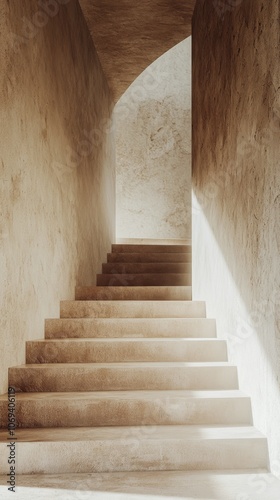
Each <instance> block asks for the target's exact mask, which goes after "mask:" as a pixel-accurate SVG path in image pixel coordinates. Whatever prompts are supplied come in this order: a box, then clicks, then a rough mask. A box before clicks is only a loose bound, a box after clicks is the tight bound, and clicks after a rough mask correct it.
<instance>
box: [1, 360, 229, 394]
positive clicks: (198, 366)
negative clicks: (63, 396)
mask: <svg viewBox="0 0 280 500" xmlns="http://www.w3.org/2000/svg"><path fill="white" fill-rule="evenodd" d="M9 385H10V386H11V387H14V388H15V389H16V391H17V392H22V391H23V392H76V391H83V392H84V391H133V390H135V391H138V390H151V391H152V390H176V389H177V390H181V389H185V390H219V389H226V390H229V389H238V378H237V369H236V366H232V365H229V364H228V363H222V362H219V363H183V362H180V363H179V362H177V363H175V362H173V363H171V362H169V363H162V362H161V363H65V364H59V363H51V364H31V365H22V366H16V367H12V368H9Z"/></svg>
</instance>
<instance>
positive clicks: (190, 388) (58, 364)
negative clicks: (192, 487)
mask: <svg viewBox="0 0 280 500" xmlns="http://www.w3.org/2000/svg"><path fill="white" fill-rule="evenodd" d="M102 271H103V272H102V274H99V275H97V286H93V287H78V288H77V289H76V300H75V301H64V302H62V303H61V314H60V319H48V320H46V323H45V340H38V341H28V342H27V344H26V363H27V364H26V365H23V366H18V367H13V368H10V370H9V384H10V386H13V387H15V388H16V391H17V395H16V419H17V426H18V428H17V430H16V437H17V445H16V446H17V464H16V470H17V474H40V473H44V474H62V473H80V472H83V473H93V472H111V471H118V472H123V471H126V472H127V471H206V470H212V471H221V470H223V471H226V470H231V471H236V472H237V471H240V470H244V471H245V470H247V471H248V470H250V471H251V472H255V471H267V469H268V467H269V465H268V450H267V441H266V438H265V437H264V436H263V435H262V434H261V433H260V432H258V431H257V430H256V429H255V428H254V427H253V425H252V412H251V404H250V399H249V398H248V397H247V396H245V395H244V394H243V393H242V392H240V390H239V388H238V376H237V369H236V367H235V366H232V365H231V364H230V363H229V362H228V358H227V345H226V342H225V341H224V340H220V339H218V338H217V337H216V326H215V321H214V320H213V319H207V318H206V309H205V303H204V302H195V301H192V300H191V247H190V246H187V245H145V244H142V245H133V244H116V245H113V246H112V253H110V254H108V262H107V263H106V264H103V269H102ZM0 421H1V425H2V430H1V431H0V451H1V453H0V472H1V474H6V473H7V467H8V466H7V460H8V450H7V430H6V429H7V395H4V396H1V398H0ZM248 498H251V497H248ZM252 498H254V497H252ZM273 498H274V497H273Z"/></svg>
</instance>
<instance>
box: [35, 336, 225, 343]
mask: <svg viewBox="0 0 280 500" xmlns="http://www.w3.org/2000/svg"><path fill="white" fill-rule="evenodd" d="M27 342H28V344H30V343H33V342H35V343H53V342H55V343H58V342H62V343H70V342H77V343H78V342H89V343H96V344H97V343H98V344H99V343H108V344H109V343H127V342H145V343H149V342H150V343H151V342H160V343H164V342H172V343H173V342H175V343H176V342H187V343H191V344H195V343H198V344H201V343H203V342H204V343H220V344H225V343H226V340H223V339H219V338H208V337H205V338H203V337H199V338H193V337H147V338H144V337H113V338H108V337H98V338H90V337H89V338H86V337H83V338H79V337H74V338H66V339H65V338H63V339H34V340H27Z"/></svg>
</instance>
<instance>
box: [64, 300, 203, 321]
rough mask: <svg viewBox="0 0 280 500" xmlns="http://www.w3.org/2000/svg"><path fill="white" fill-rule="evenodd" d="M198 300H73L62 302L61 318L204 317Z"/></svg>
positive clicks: (201, 304) (201, 303) (201, 305)
mask: <svg viewBox="0 0 280 500" xmlns="http://www.w3.org/2000/svg"><path fill="white" fill-rule="evenodd" d="M205 316H206V307H205V302H198V301H180V300H177V301H171V300H170V301H168V302H164V301H145V300H143V301H141V300H139V301H132V300H131V301H117V300H115V301H110V300H107V301H102V300H99V301H89V300H86V301H82V300H81V301H77V300H76V301H71V300H65V301H62V302H61V303H60V317H61V318H204V317H205Z"/></svg>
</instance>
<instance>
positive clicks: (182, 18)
mask: <svg viewBox="0 0 280 500" xmlns="http://www.w3.org/2000/svg"><path fill="white" fill-rule="evenodd" d="M195 1H196V0H141V1H139V2H135V1H134V2H133V1H132V0H80V4H81V7H82V9H83V12H84V15H85V17H86V19H87V22H88V25H89V28H90V32H91V34H92V37H93V40H94V44H95V47H96V50H97V52H98V55H99V58H100V61H101V64H102V67H103V70H104V73H105V75H106V77H107V80H108V83H109V86H110V88H111V90H112V92H113V95H114V100H115V102H116V101H118V99H119V98H120V97H121V96H122V94H123V93H124V92H125V91H126V89H127V88H128V87H129V86H130V84H131V83H132V82H133V81H134V80H135V79H136V78H137V76H138V75H140V73H142V71H144V69H145V68H147V66H149V65H150V64H151V63H152V62H153V61H155V60H156V59H157V58H158V57H159V56H161V55H162V54H163V53H164V52H166V51H167V50H169V49H170V48H172V47H173V46H174V45H176V44H177V43H179V42H181V41H182V40H184V39H185V38H187V37H188V36H189V35H190V34H191V18H192V13H193V9H194V5H195Z"/></svg>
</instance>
